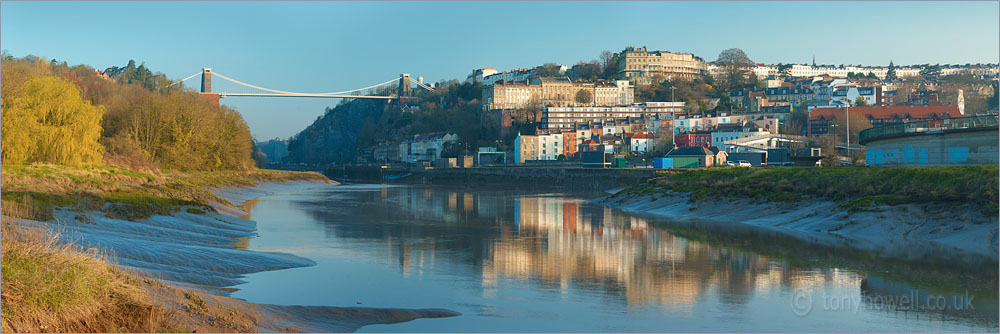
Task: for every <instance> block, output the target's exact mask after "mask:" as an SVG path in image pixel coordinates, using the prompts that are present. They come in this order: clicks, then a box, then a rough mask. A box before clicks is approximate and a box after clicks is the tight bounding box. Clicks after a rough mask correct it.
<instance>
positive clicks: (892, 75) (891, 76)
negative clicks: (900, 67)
mask: <svg viewBox="0 0 1000 334" xmlns="http://www.w3.org/2000/svg"><path fill="white" fill-rule="evenodd" d="M885 80H886V81H891V80H896V65H893V64H892V61H891V60H890V61H889V70H887V71H886V72H885Z"/></svg>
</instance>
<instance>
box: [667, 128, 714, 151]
mask: <svg viewBox="0 0 1000 334" xmlns="http://www.w3.org/2000/svg"><path fill="white" fill-rule="evenodd" d="M674 145H676V146H677V147H694V146H711V145H712V132H711V131H688V132H681V133H679V134H676V135H674Z"/></svg>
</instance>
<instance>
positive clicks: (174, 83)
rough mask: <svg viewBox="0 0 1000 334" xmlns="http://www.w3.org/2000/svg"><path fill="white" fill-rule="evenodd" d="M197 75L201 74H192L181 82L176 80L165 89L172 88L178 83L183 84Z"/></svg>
mask: <svg viewBox="0 0 1000 334" xmlns="http://www.w3.org/2000/svg"><path fill="white" fill-rule="evenodd" d="M199 74H201V72H198V73H195V74H192V75H191V76H189V77H187V78H184V79H181V80H178V81H174V82H173V83H171V84H169V85H167V87H170V86H173V85H176V84H179V83H182V82H184V81H187V80H188V79H191V78H194V77H196V76H198V75H199Z"/></svg>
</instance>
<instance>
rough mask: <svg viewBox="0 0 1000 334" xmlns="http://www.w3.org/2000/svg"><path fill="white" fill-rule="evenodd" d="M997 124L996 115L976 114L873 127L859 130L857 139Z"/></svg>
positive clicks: (866, 139)
mask: <svg viewBox="0 0 1000 334" xmlns="http://www.w3.org/2000/svg"><path fill="white" fill-rule="evenodd" d="M992 126H997V115H976V116H969V117H956V118H946V119H934V120H926V121H917V122H908V123H900V124H892V125H886V126H879V127H874V128H871V129H865V130H861V132H860V133H859V134H858V140H859V141H860V143H861V144H862V145H863V144H865V143H867V142H869V141H872V140H874V139H878V138H884V137H895V136H900V135H905V134H909V133H921V132H938V131H947V130H957V129H971V128H984V127H992Z"/></svg>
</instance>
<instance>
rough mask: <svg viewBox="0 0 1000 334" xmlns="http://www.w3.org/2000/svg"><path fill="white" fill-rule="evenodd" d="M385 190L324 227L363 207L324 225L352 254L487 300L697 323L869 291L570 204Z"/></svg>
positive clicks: (847, 278) (832, 274)
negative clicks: (693, 317)
mask: <svg viewBox="0 0 1000 334" xmlns="http://www.w3.org/2000/svg"><path fill="white" fill-rule="evenodd" d="M381 190H385V191H381ZM381 190H377V191H368V192H363V193H361V194H360V195H357V196H360V197H359V198H358V199H359V200H358V201H349V202H351V203H352V204H351V205H349V206H343V207H334V208H328V207H323V208H321V209H317V210H321V211H318V212H319V213H320V214H322V215H323V217H326V218H324V219H328V217H329V214H330V211H326V210H331V209H335V210H359V211H357V212H356V213H355V212H351V213H350V214H349V216H351V217H357V219H358V220H359V221H349V222H343V223H334V222H332V221H328V222H326V223H324V224H326V228H327V229H328V231H329V235H331V236H334V237H336V238H341V239H343V241H346V242H348V245H349V246H348V247H350V248H357V249H359V250H361V251H363V252H366V253H367V252H376V254H375V256H372V259H373V261H374V262H378V263H380V264H383V265H385V266H389V267H392V268H393V269H395V268H399V274H400V275H403V276H404V277H405V276H419V275H421V273H423V272H424V269H429V270H427V272H428V273H430V272H434V271H436V272H446V273H445V275H452V274H457V275H471V276H472V277H473V279H476V278H479V279H481V285H482V286H481V287H482V289H483V293H484V295H487V296H495V295H496V294H497V292H496V291H497V290H498V289H502V288H504V287H509V286H512V285H514V284H507V282H509V281H510V280H519V281H523V283H521V284H517V285H519V286H521V287H525V286H527V287H528V288H532V287H543V289H540V290H542V291H540V292H539V293H540V294H546V293H553V294H555V293H560V291H562V292H564V293H573V294H588V295H590V296H593V295H595V294H597V295H599V296H600V297H603V298H604V299H605V301H604V302H605V303H609V304H614V303H620V304H622V305H654V306H656V307H657V308H660V309H662V310H664V311H669V312H672V313H678V314H687V313H690V312H694V310H695V309H696V308H698V307H701V306H703V305H701V303H705V302H706V301H708V302H709V303H716V302H721V303H727V304H735V305H741V306H742V305H744V303H746V302H748V301H750V300H752V299H753V298H755V296H756V295H760V294H762V293H766V292H767V291H773V290H782V289H787V288H788V287H799V286H814V285H820V284H824V283H828V282H842V283H838V285H841V286H848V287H856V286H857V284H859V283H858V281H859V279H858V275H857V274H854V273H851V272H847V271H839V272H838V271H837V270H836V269H827V270H822V269H819V270H817V269H799V268H795V267H792V266H790V265H788V264H787V263H786V262H784V261H783V260H775V259H772V258H769V257H767V256H762V255H759V254H756V253H753V252H749V251H745V250H742V249H739V248H728V247H725V246H718V245H709V244H708V243H706V242H702V241H697V240H689V239H686V238H683V237H679V236H676V235H674V234H671V233H670V232H668V231H666V230H664V229H661V228H658V227H655V225H656V224H653V222H652V221H649V222H647V220H646V219H644V218H641V217H633V216H630V215H627V214H624V213H621V212H620V211H617V210H614V209H610V208H607V207H601V206H594V205H590V204H588V203H587V202H586V201H580V200H576V199H573V198H566V197H563V196H560V195H518V196H512V195H511V193H509V192H503V191H499V190H495V189H482V190H476V191H469V190H466V189H447V188H420V187H405V188H404V187H399V188H395V187H387V188H383V189H381ZM366 196H367V197H366ZM383 197H384V199H383ZM360 208H366V209H365V210H361V209H360ZM355 246H360V247H355ZM435 261H436V262H435ZM430 268H434V269H433V270H430ZM445 268H446V269H445ZM470 270H471V273H470ZM480 275H481V276H480ZM477 276H478V277H477Z"/></svg>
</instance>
